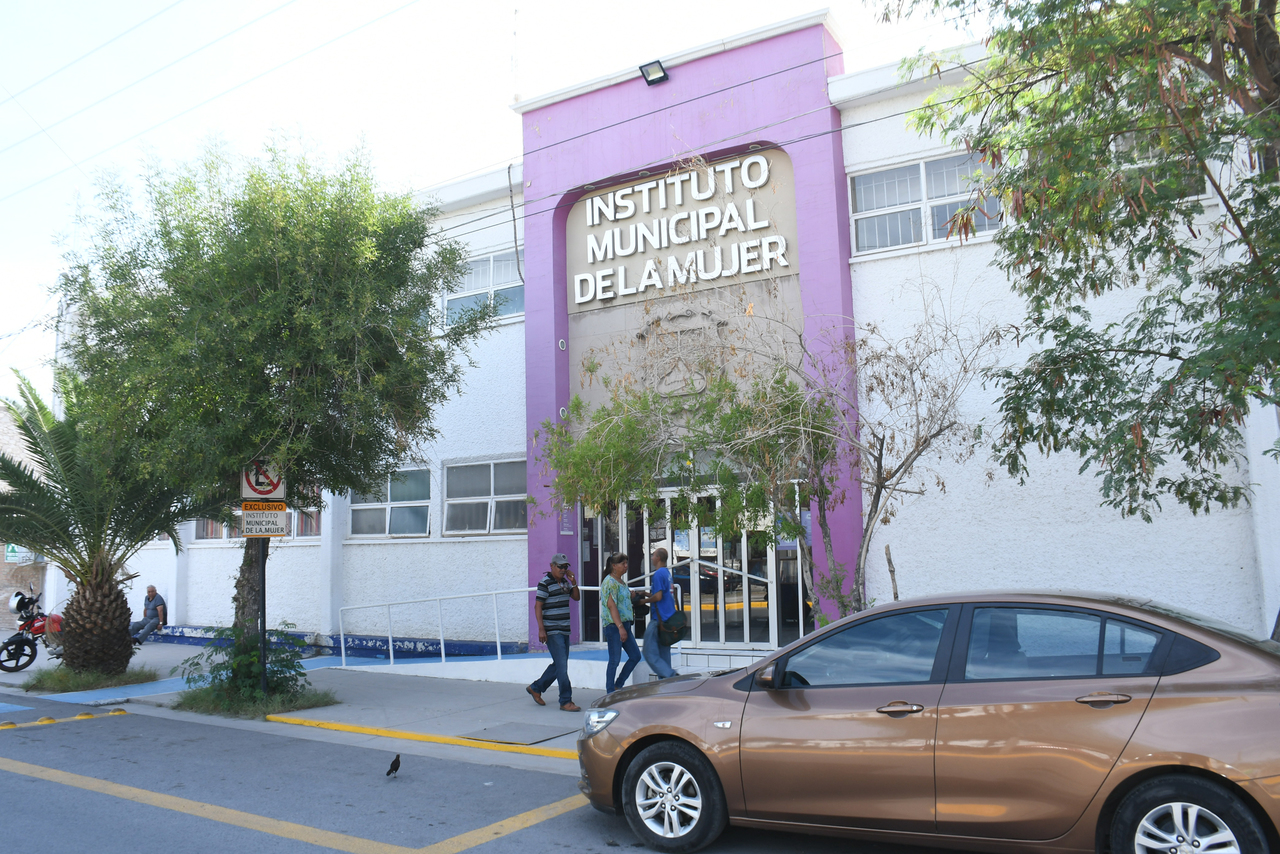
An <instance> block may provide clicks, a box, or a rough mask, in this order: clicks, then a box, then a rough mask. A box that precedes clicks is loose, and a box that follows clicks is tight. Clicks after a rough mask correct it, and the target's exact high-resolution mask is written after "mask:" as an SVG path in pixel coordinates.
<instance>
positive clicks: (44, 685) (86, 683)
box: [22, 664, 160, 694]
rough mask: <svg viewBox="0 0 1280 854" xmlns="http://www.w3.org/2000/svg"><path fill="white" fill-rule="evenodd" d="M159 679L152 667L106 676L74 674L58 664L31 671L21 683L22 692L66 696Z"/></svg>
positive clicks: (133, 668)
mask: <svg viewBox="0 0 1280 854" xmlns="http://www.w3.org/2000/svg"><path fill="white" fill-rule="evenodd" d="M159 678H160V672H159V671H158V670H156V669H155V668H154V667H144V666H140V667H130V668H129V669H128V670H126V671H125V672H124V673H117V674H116V675H114V676H108V675H106V674H105V673H92V672H85V673H76V672H75V671H74V670H71V669H70V668H68V667H63V666H62V665H61V664H59V665H57V666H56V667H41V668H40V669H39V670H34V671H32V673H31V676H30V678H28V679H27V681H26V682H23V683H22V690H24V691H48V692H50V693H53V694H67V693H70V692H72V691H94V690H96V689H98V688H116V687H119V686H120V685H137V684H139V683H140V682H155V681H156V680H157V679H159Z"/></svg>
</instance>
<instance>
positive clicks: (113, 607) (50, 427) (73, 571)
mask: <svg viewBox="0 0 1280 854" xmlns="http://www.w3.org/2000/svg"><path fill="white" fill-rule="evenodd" d="M19 394H20V396H21V401H20V402H18V403H14V402H7V403H6V406H7V408H8V410H9V413H10V414H11V415H12V416H13V420H14V423H15V424H16V425H17V428H18V432H19V434H20V435H21V436H22V440H23V444H24V445H25V446H26V450H27V453H28V455H29V457H30V459H31V461H32V464H31V465H30V466H28V465H25V464H23V463H21V462H19V461H17V460H15V459H13V458H12V457H10V456H8V455H7V454H3V453H0V482H2V483H3V488H0V540H3V541H5V542H10V543H16V544H18V545H20V546H22V547H24V548H28V549H31V550H32V551H36V552H39V553H41V554H43V555H45V556H46V557H48V558H49V559H50V560H52V561H53V562H55V563H56V564H57V565H58V567H59V568H60V569H61V570H62V572H63V574H65V575H66V577H67V579H68V580H69V581H70V582H71V583H72V585H73V586H74V590H73V592H72V595H71V600H70V601H69V602H68V603H67V606H66V608H65V609H64V611H63V618H64V623H63V626H64V639H63V647H64V655H63V661H64V663H65V664H66V665H67V667H69V668H71V669H72V670H75V671H77V672H81V671H95V672H99V673H106V674H116V673H123V672H124V671H125V670H126V669H127V668H128V666H129V659H130V658H131V657H132V656H133V644H132V642H131V641H130V638H129V606H128V604H127V603H126V602H125V595H124V591H123V590H122V589H121V584H122V583H123V582H124V581H127V580H128V579H130V578H133V577H134V576H132V575H128V574H127V571H126V569H125V564H126V563H127V562H128V560H129V558H130V557H131V556H132V555H133V554H134V553H135V552H137V551H138V549H140V548H142V547H143V546H144V545H146V544H147V543H149V542H151V541H152V540H154V539H155V538H156V537H158V536H159V535H161V534H167V535H168V536H169V538H170V539H171V541H172V542H173V546H174V548H175V549H178V550H180V549H181V548H182V543H181V541H180V540H179V538H178V531H177V526H178V524H179V523H180V522H182V521H183V520H185V519H189V518H191V517H192V516H195V515H198V514H200V513H204V512H208V511H209V509H210V507H209V506H208V505H206V504H201V503H199V502H198V501H196V500H194V499H192V497H191V496H190V495H189V494H188V493H187V492H186V491H185V490H182V489H175V488H171V487H166V486H165V485H163V484H161V483H158V482H157V481H156V480H155V479H153V478H151V477H149V476H148V475H147V474H145V473H144V472H143V471H142V468H141V466H140V465H139V457H138V450H139V448H140V447H141V446H142V445H143V444H145V442H146V441H147V426H146V424H145V423H143V422H142V421H140V420H138V419H137V418H136V415H135V417H134V418H133V419H132V420H130V419H129V418H128V417H127V416H124V417H120V418H116V419H113V425H112V427H111V429H103V423H104V422H103V420H102V419H101V418H100V417H99V416H100V415H101V413H102V410H101V409H100V408H99V407H98V406H96V405H94V404H93V403H92V401H93V400H94V398H95V395H94V394H93V393H92V390H91V389H88V388H86V385H85V383H83V382H82V381H81V380H79V379H77V378H75V377H74V376H72V375H70V374H68V373H65V372H64V373H61V374H59V375H58V397H59V399H60V402H61V405H62V410H63V415H62V417H60V418H59V417H57V416H55V415H54V414H53V412H52V411H51V410H50V408H49V407H48V406H47V405H46V404H45V402H44V401H43V400H41V399H40V396H39V395H38V394H37V393H36V391H35V390H34V389H33V388H32V386H31V384H30V383H29V382H28V381H27V380H25V379H23V378H21V377H20V378H19ZM107 405H110V404H109V402H108V403H107Z"/></svg>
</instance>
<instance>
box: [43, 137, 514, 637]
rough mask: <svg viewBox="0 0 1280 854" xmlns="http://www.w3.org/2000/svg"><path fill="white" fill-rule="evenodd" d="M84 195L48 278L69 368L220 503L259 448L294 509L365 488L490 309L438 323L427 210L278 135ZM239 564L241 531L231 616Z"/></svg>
mask: <svg viewBox="0 0 1280 854" xmlns="http://www.w3.org/2000/svg"><path fill="white" fill-rule="evenodd" d="M100 202H101V208H102V210H101V213H100V215H98V216H97V217H96V218H94V219H91V220H90V221H89V223H88V225H89V230H90V231H91V233H92V234H93V235H94V237H93V240H92V245H91V246H90V248H89V249H88V250H86V251H85V252H83V253H82V254H80V255H78V256H74V257H72V259H71V262H72V263H71V266H70V269H69V270H68V272H67V273H66V274H65V275H64V277H63V279H62V285H61V289H62V293H63V296H64V297H65V299H66V301H67V304H68V306H69V307H70V310H71V312H72V316H73V317H74V324H73V329H72V336H71V341H70V348H69V349H70V352H71V355H72V358H73V361H74V364H75V365H76V367H77V369H78V370H80V371H82V372H84V373H85V374H86V375H90V376H93V377H95V380H96V381H100V382H101V383H103V384H106V385H109V386H111V387H114V388H115V389H117V390H118V392H117V393H118V394H119V396H120V398H121V399H122V400H124V401H127V403H128V406H129V407H132V408H136V409H137V410H138V411H139V412H141V413H143V414H144V415H145V417H146V418H147V419H148V421H149V422H150V423H151V424H152V426H153V428H154V439H155V440H154V441H152V442H151V443H149V444H148V445H147V446H146V447H145V448H144V449H143V451H142V454H143V463H144V465H145V466H146V467H147V468H148V470H150V471H154V472H156V473H157V474H158V475H159V476H162V477H163V478H165V479H166V480H168V481H169V482H174V483H180V484H183V485H184V486H185V487H187V488H189V489H191V490H192V491H194V492H195V493H197V494H199V495H212V496H218V497H221V499H222V500H223V502H224V503H225V504H226V505H228V506H229V505H231V504H232V503H233V502H235V501H236V500H237V499H238V492H237V488H236V482H237V478H238V474H239V472H240V471H242V470H243V469H244V467H245V466H246V465H247V464H248V463H249V462H250V461H251V460H254V459H259V458H261V459H267V460H269V461H270V462H271V463H273V464H274V465H275V466H276V467H277V468H278V469H279V470H280V471H282V472H284V474H285V477H286V478H287V480H288V487H289V500H290V501H291V502H292V503H293V504H294V505H295V506H299V507H307V506H316V505H317V504H318V502H319V500H320V499H319V490H320V489H328V490H332V491H335V492H342V491H347V490H355V491H362V492H367V491H371V490H372V489H373V488H375V487H376V486H377V485H378V484H379V483H380V482H381V481H383V479H384V478H385V477H387V475H388V474H389V473H391V472H392V471H394V470H395V469H396V467H397V466H398V464H400V463H401V462H402V461H403V460H404V459H405V458H406V456H408V455H410V454H411V453H412V452H413V449H414V447H415V444H416V443H417V442H419V441H422V440H425V439H430V438H431V437H432V436H433V435H434V434H435V428H434V424H433V420H432V416H433V413H434V412H435V410H436V409H437V407H439V405H440V404H442V403H443V402H444V401H445V400H446V399H447V397H448V396H449V395H450V394H451V393H452V392H454V391H456V390H457V389H458V386H459V381H460V378H461V371H462V370H463V367H464V363H465V358H464V356H465V352H466V347H467V345H468V343H469V342H471V341H472V340H473V339H474V338H475V337H476V335H477V334H479V333H480V332H481V331H483V330H484V329H485V328H486V326H487V324H488V321H489V319H490V318H491V317H492V314H493V309H492V308H491V307H482V308H478V309H474V310H472V311H470V312H468V313H466V314H465V316H463V317H461V318H455V319H454V322H453V323H452V324H449V325H446V324H445V322H444V317H443V296H444V294H446V293H448V292H450V291H451V290H454V289H455V288H456V287H457V285H458V283H459V282H460V280H461V277H462V275H463V273H464V271H465V267H466V255H465V250H464V248H463V247H462V246H461V245H460V244H458V243H456V242H453V241H450V240H446V239H444V238H443V237H442V236H441V234H440V232H439V231H438V229H437V228H436V227H435V226H434V225H433V217H434V215H435V211H434V210H432V209H431V208H429V207H422V206H419V205H416V204H415V203H414V202H413V200H412V199H410V198H409V197H408V196H404V195H389V194H386V193H383V192H380V191H379V190H378V189H377V186H376V184H375V181H374V178H373V175H372V172H371V169H370V167H369V165H368V163H367V162H365V160H363V159H362V158H360V157H354V158H352V159H351V160H349V161H348V162H346V163H345V164H344V165H342V166H341V168H339V169H337V170H335V171H326V170H324V169H323V168H320V167H318V166H316V165H315V164H314V163H312V162H311V161H309V160H308V159H306V158H305V157H302V156H295V155H292V154H290V153H289V152H288V151H285V150H282V149H279V148H270V149H268V151H267V155H266V157H265V158H264V159H261V160H252V161H247V162H243V163H237V162H233V161H232V160H231V159H230V158H229V157H228V156H226V155H225V154H224V153H223V152H221V151H220V150H218V149H216V148H210V149H209V150H208V152H207V153H206V155H205V156H204V158H203V160H202V161H201V162H199V163H196V164H193V165H189V166H186V167H183V168H180V169H178V170H176V171H172V172H165V171H163V170H159V169H155V170H153V171H152V172H151V173H150V175H149V176H148V178H147V183H146V195H145V199H144V200H143V201H142V202H141V203H137V202H135V201H134V200H133V199H132V198H131V197H130V196H129V194H128V193H127V192H126V191H125V189H124V188H123V187H122V186H120V185H119V184H112V183H109V184H107V185H106V186H104V188H103V191H102V194H101V196H100ZM254 575H255V573H253V572H252V561H251V560H250V559H249V544H248V543H246V556H245V561H244V563H243V564H242V567H241V575H240V580H239V582H238V583H237V596H236V605H237V608H236V622H237V625H240V626H241V627H242V628H248V627H250V626H251V625H252V623H253V619H252V617H253V611H252V608H253V605H254V603H256V598H257V597H256V578H255V577H254Z"/></svg>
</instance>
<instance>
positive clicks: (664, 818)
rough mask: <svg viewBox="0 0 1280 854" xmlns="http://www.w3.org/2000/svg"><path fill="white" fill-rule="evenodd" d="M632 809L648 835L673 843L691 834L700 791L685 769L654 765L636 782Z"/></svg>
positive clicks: (669, 764) (670, 764) (697, 814)
mask: <svg viewBox="0 0 1280 854" xmlns="http://www.w3.org/2000/svg"><path fill="white" fill-rule="evenodd" d="M636 808H637V810H638V811H639V813H640V818H641V820H642V821H644V823H645V826H646V827H648V828H649V829H650V830H651V831H653V832H654V833H656V834H657V835H658V836H661V837H664V838H666V839H675V838H676V837H678V836H684V835H685V834H686V833H688V832H689V831H690V830H693V828H694V827H695V826H697V824H698V819H700V818H701V817H702V789H700V788H699V787H698V781H697V780H696V779H694V776H693V775H692V774H690V773H689V770H688V769H687V768H684V767H682V766H680V765H678V764H677V763H675V762H658V763H655V764H653V765H650V766H649V767H648V768H646V769H644V773H643V774H641V775H640V779H639V780H637V781H636Z"/></svg>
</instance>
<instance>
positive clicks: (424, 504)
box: [349, 466, 431, 539]
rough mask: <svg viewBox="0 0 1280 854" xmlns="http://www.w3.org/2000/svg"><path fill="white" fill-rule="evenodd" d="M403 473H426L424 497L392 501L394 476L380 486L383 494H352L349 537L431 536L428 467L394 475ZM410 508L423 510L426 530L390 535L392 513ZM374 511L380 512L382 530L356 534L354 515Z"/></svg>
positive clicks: (405, 470)
mask: <svg viewBox="0 0 1280 854" xmlns="http://www.w3.org/2000/svg"><path fill="white" fill-rule="evenodd" d="M405 472H425V473H426V482H427V494H426V496H425V497H423V498H413V499H405V500H400V501H396V500H393V499H392V489H391V487H392V481H393V480H394V479H395V477H396V476H395V475H391V476H389V477H388V478H387V480H386V481H385V482H384V483H383V484H382V489H383V492H382V493H381V494H380V495H354V494H353V495H352V496H351V508H350V522H351V527H350V529H349V530H350V536H351V537H353V538H355V537H359V538H361V539H364V538H384V539H386V538H390V539H402V538H416V539H422V538H424V537H430V536H431V469H430V467H428V466H413V467H410V468H403V469H400V470H399V471H398V472H397V473H396V474H400V473H405ZM364 499H375V500H364ZM410 507H421V508H424V510H425V512H426V515H427V529H426V530H425V531H421V532H419V531H411V532H408V533H391V521H392V518H393V516H394V511H395V510H396V509H403V508H410ZM374 510H381V511H382V530H381V531H380V532H379V531H374V532H371V533H357V532H356V529H355V528H356V525H355V520H356V514H357V513H369V511H374Z"/></svg>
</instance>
